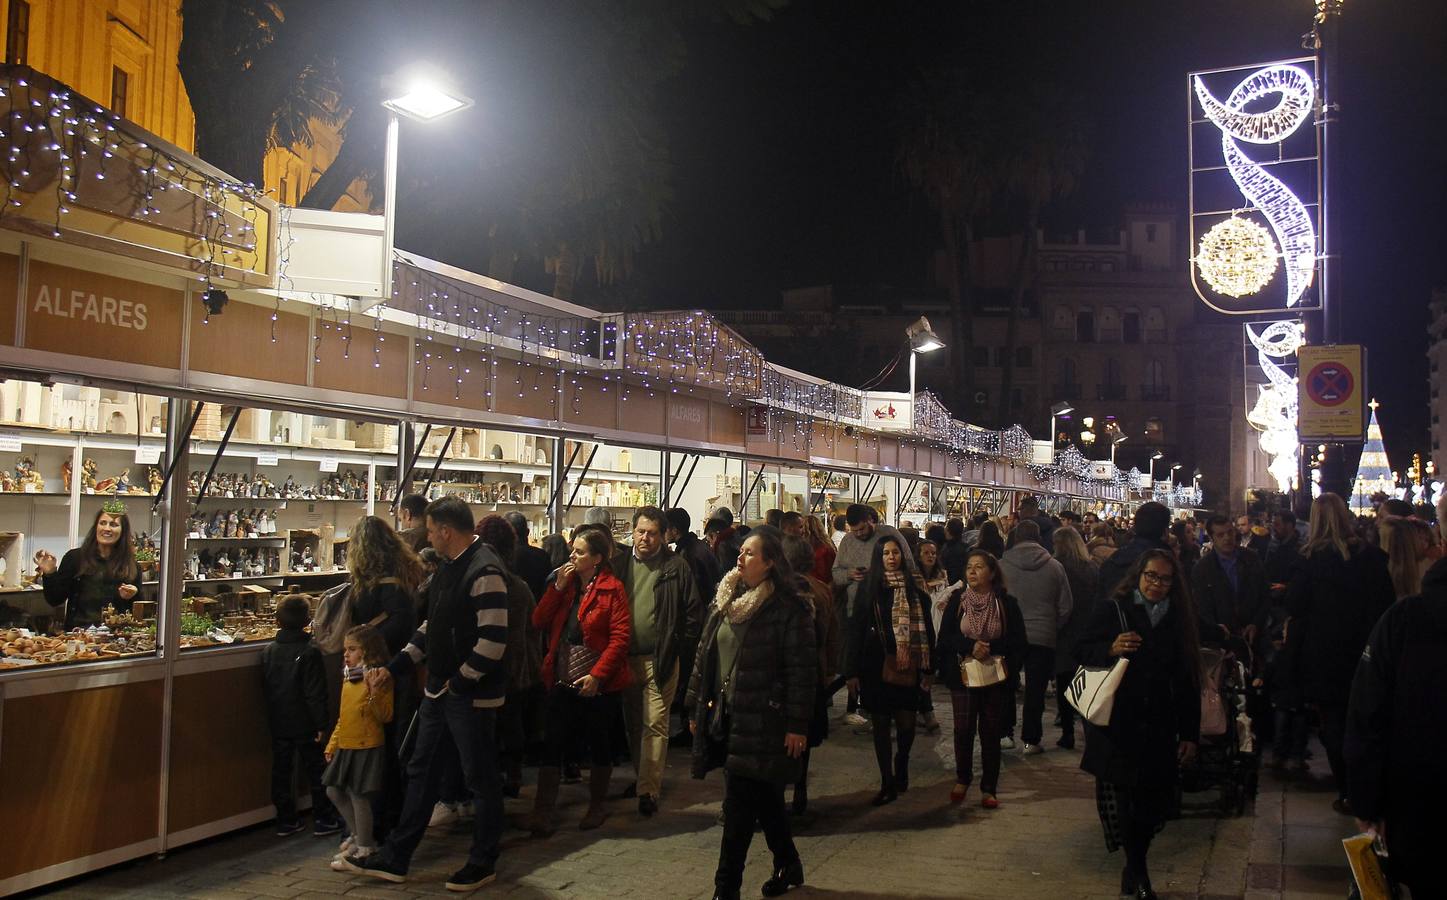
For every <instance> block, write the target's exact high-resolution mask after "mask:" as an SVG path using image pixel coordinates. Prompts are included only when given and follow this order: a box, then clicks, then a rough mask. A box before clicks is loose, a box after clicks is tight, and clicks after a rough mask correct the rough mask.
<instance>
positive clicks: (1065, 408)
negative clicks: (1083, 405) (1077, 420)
mask: <svg viewBox="0 0 1447 900" xmlns="http://www.w3.org/2000/svg"><path fill="white" fill-rule="evenodd" d="M1073 412H1075V407H1073V406H1071V405H1070V404H1069V403H1066V402H1065V401H1064V400H1061V401H1060V402H1059V403H1057V404H1055V405H1054V406H1052V407H1050V415H1052V416H1068V415H1070V414H1071V413H1073Z"/></svg>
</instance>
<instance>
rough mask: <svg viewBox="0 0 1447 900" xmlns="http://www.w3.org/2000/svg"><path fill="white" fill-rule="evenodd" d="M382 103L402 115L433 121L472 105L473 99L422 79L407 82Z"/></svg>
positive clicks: (418, 119)
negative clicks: (401, 90)
mask: <svg viewBox="0 0 1447 900" xmlns="http://www.w3.org/2000/svg"><path fill="white" fill-rule="evenodd" d="M382 105H383V106H385V107H386V108H387V109H389V110H391V111H392V112H394V113H397V114H398V115H400V116H406V117H407V118H409V119H416V120H417V121H419V122H431V121H435V120H437V119H440V118H442V117H443V116H447V115H451V114H452V113H455V112H457V111H458V110H462V109H466V108H467V107H469V106H471V105H472V100H470V99H469V98H467V97H464V96H462V95H461V94H459V93H457V92H456V91H452V90H448V89H446V88H444V87H442V86H440V85H438V84H436V83H435V82H430V81H426V80H422V79H418V80H415V81H411V82H408V83H407V87H406V89H405V90H404V91H403V92H402V93H400V94H398V95H397V96H395V97H390V98H388V99H386V100H383V101H382Z"/></svg>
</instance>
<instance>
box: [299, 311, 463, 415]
mask: <svg viewBox="0 0 1447 900" xmlns="http://www.w3.org/2000/svg"><path fill="white" fill-rule="evenodd" d="M347 334H348V328H347V326H346V325H339V324H338V323H337V322H335V321H331V320H330V319H326V320H320V319H319V320H318V321H317V322H316V335H315V336H316V338H317V340H316V342H315V344H314V345H313V347H312V353H313V356H314V357H315V362H314V363H313V365H312V384H313V385H314V386H316V387H319V388H323V389H325V390H332V391H351V392H352V393H356V394H373V395H375V396H378V397H395V398H398V399H402V398H405V397H406V396H407V338H405V337H403V336H401V335H387V340H385V341H382V342H380V343H376V344H374V343H373V340H372V331H371V330H370V329H367V328H352V329H351V330H350V334H351V338H350V340H344V338H345V337H346V335H347ZM418 358H419V359H420V358H421V354H420V352H419V354H418ZM431 362H432V371H431V372H429V373H428V385H429V386H430V387H432V388H433V389H437V388H439V387H441V386H446V388H447V391H446V393H445V394H443V396H444V397H446V398H451V397H452V390H451V387H452V386H451V385H450V384H448V381H447V366H446V364H441V365H439V364H438V359H437V354H436V353H434V355H433V359H432V360H431ZM415 368H417V369H422V368H423V367H422V366H416V367H415ZM413 375H414V376H415V377H416V378H417V379H418V383H419V384H420V382H421V379H422V373H421V372H414V373H413ZM427 396H428V395H427V394H425V393H419V394H417V397H418V399H423V398H426V397H427Z"/></svg>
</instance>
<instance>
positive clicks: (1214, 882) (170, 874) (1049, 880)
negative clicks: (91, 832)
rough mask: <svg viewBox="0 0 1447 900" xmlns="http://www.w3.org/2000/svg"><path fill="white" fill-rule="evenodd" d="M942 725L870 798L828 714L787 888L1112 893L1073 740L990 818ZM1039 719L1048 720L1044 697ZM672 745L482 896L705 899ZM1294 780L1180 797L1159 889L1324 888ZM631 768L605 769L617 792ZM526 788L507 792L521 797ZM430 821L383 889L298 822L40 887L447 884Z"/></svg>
mask: <svg viewBox="0 0 1447 900" xmlns="http://www.w3.org/2000/svg"><path fill="white" fill-rule="evenodd" d="M936 708H937V709H938V710H939V711H940V712H941V714H942V715H941V720H942V722H943V724H944V727H943V729H942V730H941V731H940V733H939V734H938V735H934V736H926V735H925V734H924V733H923V732H921V733H920V735H919V740H918V741H917V742H916V745H915V754H914V756H915V764H914V767H913V771H912V779H911V780H912V784H911V789H910V791H909V793H908V794H906V795H904V796H903V797H901V798H900V800H899V801H898V802H896V803H894V804H892V805H890V806H886V807H883V808H881V809H874V808H872V807H870V805H869V799H870V797H871V796H872V795H873V793H874V792H875V790H877V777H876V775H875V771H874V757H873V748H872V744H871V742H870V739H869V737H868V736H867V735H865V734H856V733H854V730H853V729H851V728H848V727H846V726H843V725H841V724H839V723H837V722H836V723H835V724H834V726H833V727H834V734H833V736H832V737H831V739H830V740H829V741H828V742H826V743H825V745H824V746H823V747H822V748H820V749H819V750H817V751H815V760H814V763H813V766H812V769H813V775H814V779H815V780H814V784H813V786H812V790H811V792H810V793H811V806H810V813H809V815H808V816H807V817H806V819H805V821H803V822H802V823H799V826H798V828H797V830H796V840H797V843H798V846H799V851H800V853H801V854H802V856H803V859H804V866H805V872H806V875H807V878H808V885H807V886H806V887H805V888H803V889H800V890H798V891H795V892H793V893H792V894H791V895H790V896H792V897H801V898H806V897H807V898H838V900H845V898H848V900H871V898H885V897H980V898H1001V897H1003V898H1034V897H1043V898H1051V900H1064V898H1113V897H1115V896H1116V889H1117V886H1118V880H1119V875H1120V866H1121V863H1122V860H1121V857H1120V855H1119V854H1116V855H1109V854H1107V853H1106V852H1105V849H1104V843H1103V841H1102V838H1101V831H1100V824H1099V822H1098V820H1097V819H1096V814H1095V801H1094V783H1093V782H1092V780H1091V779H1090V778H1089V777H1088V776H1086V775H1085V774H1084V773H1082V772H1081V771H1079V769H1078V766H1079V762H1080V753H1079V751H1078V750H1077V751H1074V752H1067V751H1062V750H1058V749H1056V748H1055V747H1054V746H1053V741H1054V739H1055V737H1056V735H1051V736H1050V737H1049V738H1047V745H1048V746H1049V747H1050V750H1049V752H1048V753H1045V754H1043V755H1040V756H1034V757H1028V758H1027V757H1022V756H1020V754H1019V753H1018V752H1011V751H1006V753H1005V770H1004V772H1003V774H1002V776H1001V793H1000V800H1001V804H1002V806H1001V808H1000V809H999V810H998V811H995V812H992V813H987V812H986V811H984V810H982V809H981V808H980V807H979V806H978V800H979V796H978V793H977V792H974V791H972V792H971V795H970V797H969V799H968V800H967V801H966V804H965V806H964V807H962V808H952V807H950V806H949V803H948V797H947V795H948V792H949V788H950V785H951V784H952V783H953V780H954V779H953V775H952V768H953V762H952V759H951V750H950V724H949V720H948V716H947V713H948V711H949V702H948V700H947V699H946V698H945V695H944V694H943V693H941V694H939V695H938V696H937V702H936ZM1046 714H1047V715H1051V713H1050V711H1049V710H1047V713H1046ZM687 765H688V760H687V752H686V751H685V750H683V749H675V750H674V751H673V753H672V754H671V757H670V769H669V776H668V778H667V780H666V781H665V786H664V790H665V795H664V798H663V810H662V812H661V813H660V814H659V815H657V816H655V817H654V818H652V819H649V820H645V819H641V818H640V817H639V816H638V815H637V813H636V811H635V808H634V806H633V805H632V804H631V803H630V802H628V801H623V800H618V801H615V803H614V812H613V815H612V816H611V817H610V819H609V820H608V822H607V823H606V824H605V825H604V827H603V828H601V829H599V830H597V831H594V832H588V833H581V832H578V831H576V830H574V823H576V821H577V819H578V818H580V817H581V815H582V812H583V807H584V806H585V804H586V797H585V788H584V786H581V785H580V786H565V787H564V789H563V796H562V801H561V803H562V809H561V812H562V818H563V823H564V828H563V829H561V830H560V831H559V832H558V834H557V835H556V836H555V837H553V838H552V839H551V840H548V841H533V840H529V839H528V838H527V836H526V835H524V834H523V833H521V832H518V831H509V832H508V833H507V835H506V836H505V840H504V845H503V856H502V860H501V862H500V865H499V867H498V868H499V876H500V877H499V881H498V882H497V883H496V884H494V885H492V886H489V887H488V888H486V889H484V890H483V891H480V892H479V893H478V895H479V896H499V897H511V898H544V897H548V898H551V897H580V898H581V897H588V898H605V897H606V898H614V897H627V898H659V900H677V898H693V897H704V898H707V897H709V896H710V895H711V890H712V880H713V870H714V865H715V863H716V862H717V858H718V845H719V834H720V829H719V827H718V826H717V824H716V823H715V817H716V815H717V814H718V811H719V807H720V794H721V782H720V779H719V778H718V776H717V775H711V776H710V777H709V779H708V780H706V781H702V782H699V781H693V780H691V779H689V778H688V777H687ZM1313 766H1314V768H1313V771H1312V772H1311V773H1310V774H1309V775H1306V776H1297V777H1294V778H1292V779H1285V778H1280V777H1278V776H1277V775H1276V774H1275V773H1271V772H1263V774H1262V778H1261V789H1260V792H1259V795H1258V797H1257V799H1256V801H1255V805H1254V809H1252V808H1248V810H1247V813H1246V815H1245V816H1243V817H1241V818H1226V817H1222V816H1221V815H1220V814H1219V813H1218V812H1217V811H1216V806H1215V800H1216V797H1217V795H1216V794H1215V793H1202V794H1187V795H1186V802H1185V809H1184V811H1183V816H1182V818H1181V819H1180V820H1178V821H1173V822H1171V823H1170V824H1169V825H1168V826H1167V827H1166V830H1165V831H1164V832H1163V833H1162V834H1161V835H1160V837H1158V838H1157V840H1156V842H1155V844H1154V845H1153V848H1152V851H1151V862H1152V877H1153V880H1154V883H1155V887H1156V889H1157V891H1158V892H1159V893H1160V894H1161V895H1162V896H1170V897H1205V898H1216V897H1243V896H1245V897H1249V898H1252V900H1265V898H1277V897H1280V898H1302V900H1306V898H1327V897H1333V898H1339V897H1342V896H1344V895H1345V891H1346V885H1347V878H1348V873H1347V869H1346V866H1345V863H1344V859H1345V858H1344V856H1343V854H1342V849H1341V843H1340V841H1341V838H1342V837H1345V836H1347V835H1348V834H1350V833H1351V830H1352V829H1351V822H1350V820H1347V819H1345V818H1344V817H1341V816H1338V815H1336V814H1335V813H1333V812H1332V811H1331V807H1330V801H1331V799H1332V797H1333V794H1332V792H1331V790H1330V788H1329V786H1328V785H1327V783H1326V775H1325V771H1324V769H1325V763H1324V755H1323V753H1322V752H1321V749H1320V748H1319V747H1318V748H1317V750H1316V761H1315V762H1314V763H1313ZM628 780H629V775H628V774H627V772H626V771H625V770H622V769H620V770H617V771H616V772H615V774H614V782H615V785H616V786H617V788H618V789H620V790H621V788H622V787H623V785H624V784H625V783H626V782H627V781H628ZM531 793H532V792H531V789H530V788H525V789H524V793H523V799H522V800H516V801H509V812H510V813H520V812H523V811H525V810H526V809H527V808H528V801H529V799H530V797H531ZM435 832H436V830H434V833H431V834H429V836H428V838H427V840H425V841H424V842H423V845H422V847H421V848H420V850H419V851H418V854H417V857H416V859H415V860H414V861H413V865H412V870H411V874H410V877H409V880H408V882H407V883H406V884H405V885H398V886H393V885H388V884H385V883H383V882H379V881H374V880H371V879H367V878H364V877H363V876H359V875H349V874H338V873H334V872H331V871H330V870H329V869H328V868H327V861H328V859H329V858H330V855H331V853H333V852H335V843H334V842H333V841H332V840H331V839H317V838H312V837H311V836H310V835H309V834H306V833H303V834H302V835H297V836H295V837H291V838H286V839H281V838H277V837H275V836H274V835H273V834H272V833H271V830H270V828H269V827H268V828H256V829H251V830H249V831H245V832H241V833H238V834H235V835H232V836H229V837H225V838H220V839H216V840H213V841H210V842H207V843H205V844H201V845H197V846H193V847H187V848H182V849H180V850H177V851H175V852H174V853H172V854H171V855H170V856H169V857H168V858H167V859H165V860H145V861H142V862H138V863H135V864H131V865H128V866H122V867H119V868H116V869H112V870H110V871H108V872H104V873H100V874H97V875H93V876H89V877H86V878H83V879H79V880H76V881H73V882H70V883H68V884H65V885H62V886H60V887H58V888H55V889H52V890H50V891H49V892H47V894H46V896H49V897H54V898H57V900H59V898H66V900H70V898H91V897H105V898H112V897H145V898H154V897H198V898H234V900H242V898H257V897H271V898H320V897H335V896H339V895H340V896H346V897H357V898H406V897H423V896H433V897H436V896H438V895H440V894H443V893H445V891H444V889H443V886H442V882H443V880H444V879H445V878H446V877H447V875H448V874H450V873H451V872H452V871H453V870H454V869H455V868H456V867H457V866H458V865H460V864H461V861H462V859H463V858H464V856H465V853H466V847H467V834H466V833H465V831H463V830H460V829H453V830H444V831H443V832H442V833H441V834H437V833H435ZM768 869H769V858H768V852H767V850H766V848H765V847H764V843H763V837H762V835H760V836H758V837H757V838H756V840H755V843H754V847H753V851H752V853H751V854H750V858H749V867H748V871H747V873H746V875H745V881H744V883H745V886H746V890H745V892H744V896H746V897H747V896H757V894H756V893H755V892H756V891H757V887H758V885H759V884H761V883H762V882H763V881H764V879H765V878H767V877H768V875H769V872H768Z"/></svg>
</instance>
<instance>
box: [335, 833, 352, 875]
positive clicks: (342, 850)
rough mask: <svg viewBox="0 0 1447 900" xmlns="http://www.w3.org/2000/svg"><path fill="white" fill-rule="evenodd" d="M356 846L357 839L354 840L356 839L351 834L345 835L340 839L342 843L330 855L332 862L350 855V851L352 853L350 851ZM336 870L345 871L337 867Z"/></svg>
mask: <svg viewBox="0 0 1447 900" xmlns="http://www.w3.org/2000/svg"><path fill="white" fill-rule="evenodd" d="M356 847H357V841H356V839H355V838H353V837H352V836H351V835H347V836H346V837H345V838H343V839H342V845H341V846H340V847H338V848H337V852H336V854H335V855H333V856H332V861H333V862H336V861H338V860H341V859H344V858H346V857H347V856H350V855H351V853H352V851H353V850H354V849H356ZM336 871H345V870H342V869H338V870H336Z"/></svg>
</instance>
